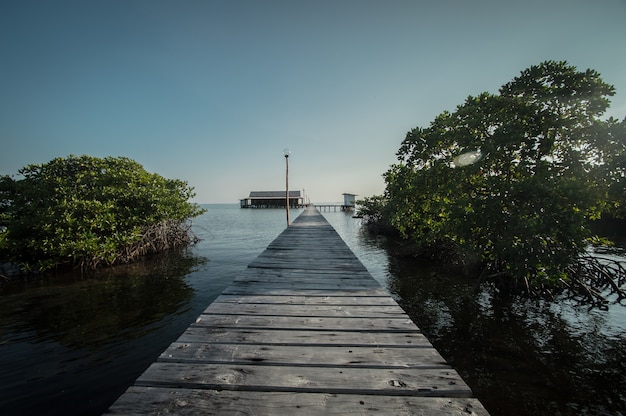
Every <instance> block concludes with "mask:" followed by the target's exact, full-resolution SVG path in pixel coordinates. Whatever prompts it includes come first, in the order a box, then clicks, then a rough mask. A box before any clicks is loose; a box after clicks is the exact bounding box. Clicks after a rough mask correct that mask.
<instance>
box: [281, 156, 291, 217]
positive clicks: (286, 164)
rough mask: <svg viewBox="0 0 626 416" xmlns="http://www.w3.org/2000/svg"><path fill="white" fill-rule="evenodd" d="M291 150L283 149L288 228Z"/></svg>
mask: <svg viewBox="0 0 626 416" xmlns="http://www.w3.org/2000/svg"><path fill="white" fill-rule="evenodd" d="M290 153H291V151H290V150H289V149H283V155H285V210H286V211H287V227H289V225H290V221H289V154H290Z"/></svg>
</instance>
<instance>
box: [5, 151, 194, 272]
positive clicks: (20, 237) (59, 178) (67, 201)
mask: <svg viewBox="0 0 626 416" xmlns="http://www.w3.org/2000/svg"><path fill="white" fill-rule="evenodd" d="M19 174H20V175H21V176H22V178H21V179H18V180H15V179H13V178H11V177H9V176H4V177H1V178H0V229H2V232H0V250H2V252H3V253H4V254H6V255H7V256H9V258H10V259H11V260H13V261H17V262H20V263H22V264H23V265H24V267H25V268H26V269H29V270H32V269H35V270H46V269H50V268H53V267H57V266H59V265H67V264H71V265H79V266H81V267H96V266H97V265H100V264H114V263H118V262H127V261H131V260H133V259H135V258H136V257H137V256H138V255H141V254H145V253H148V252H156V251H159V250H160V249H161V248H163V247H169V244H168V243H167V241H166V242H165V244H164V243H163V241H161V242H159V243H158V245H157V244H155V243H154V241H155V240H154V239H153V241H152V244H153V246H154V247H153V249H147V248H146V245H147V244H150V242H149V241H147V234H148V233H149V231H150V230H154V227H155V226H158V227H159V228H160V229H161V230H172V229H174V230H177V231H176V233H174V234H169V237H166V239H165V240H167V239H168V238H170V237H173V238H176V239H180V238H181V235H180V233H181V232H186V230H185V229H184V227H181V225H183V224H184V223H185V221H187V220H188V219H189V218H193V217H195V216H198V215H200V214H201V213H202V212H203V210H201V209H200V208H199V207H198V206H197V205H196V204H192V203H189V202H188V200H189V198H191V197H193V196H194V194H193V189H192V188H190V187H189V186H187V183H186V182H184V181H180V180H172V179H165V178H163V177H161V176H159V175H157V174H154V173H150V172H147V171H146V170H144V168H143V167H142V166H141V165H140V164H138V163H137V162H135V161H133V160H130V159H128V158H123V157H119V158H113V157H107V158H104V159H100V158H95V157H89V156H80V157H77V156H69V157H67V158H57V159H54V160H52V161H50V162H48V163H46V164H41V165H28V166H26V167H24V168H22V169H20V171H19ZM150 233H153V231H150ZM183 240H184V238H183ZM177 241H178V240H177Z"/></svg>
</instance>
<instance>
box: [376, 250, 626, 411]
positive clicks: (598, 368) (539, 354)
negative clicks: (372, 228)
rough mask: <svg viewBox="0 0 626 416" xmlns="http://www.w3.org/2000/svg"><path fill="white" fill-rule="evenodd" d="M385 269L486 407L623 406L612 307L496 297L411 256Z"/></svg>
mask: <svg viewBox="0 0 626 416" xmlns="http://www.w3.org/2000/svg"><path fill="white" fill-rule="evenodd" d="M389 267H390V275H391V278H390V279H389V282H388V288H389V290H390V291H391V292H392V293H394V294H395V295H397V298H398V300H399V303H400V305H401V306H402V307H403V308H404V309H405V310H406V311H407V313H408V314H409V315H410V316H411V318H412V319H413V320H414V321H415V322H416V323H417V324H418V326H419V327H420V328H421V329H422V330H423V331H424V333H425V334H426V335H427V337H428V338H429V340H430V341H431V342H432V343H433V344H434V345H435V347H436V348H437V349H438V350H439V351H440V352H441V353H442V355H443V356H444V358H446V359H447V360H448V361H449V362H450V363H451V364H452V365H453V366H454V367H455V368H456V369H457V371H458V372H459V373H460V374H461V375H462V376H463V377H464V378H465V379H466V381H467V382H468V384H469V385H470V386H471V387H472V389H473V390H474V393H475V394H476V395H477V396H478V397H479V398H480V399H481V401H482V402H483V404H484V405H485V406H486V407H487V409H488V410H489V411H490V412H492V414H494V415H500V414H501V415H509V414H515V415H538V414H551V415H553V414H563V415H568V414H581V413H582V414H594V415H595V414H616V413H618V412H623V411H626V396H624V393H623V392H626V364H625V363H626V361H625V358H626V347H625V344H624V341H626V336H625V334H624V333H623V332H622V331H619V330H618V331H616V330H615V325H618V327H621V325H622V324H623V321H622V323H619V324H618V323H617V322H613V321H611V316H612V315H611V314H610V313H608V312H606V311H592V312H589V311H588V310H587V309H586V308H581V307H577V306H575V305H572V304H568V303H567V302H562V303H559V304H548V303H545V302H543V301H532V300H525V299H518V298H509V299H503V298H498V297H493V296H492V294H491V292H490V291H489V290H487V288H486V287H481V288H476V287H475V284H474V281H473V280H472V279H471V278H466V277H463V276H462V275H461V274H458V273H454V272H449V271H446V270H444V269H442V268H441V267H439V266H438V265H436V264H428V263H425V262H423V261H416V260H414V259H406V258H404V259H398V258H395V259H394V258H392V259H391V261H390V264H389ZM610 310H614V311H617V312H615V313H617V314H618V315H619V314H620V312H622V313H623V310H624V308H623V307H622V306H619V305H615V306H614V307H612V308H610Z"/></svg>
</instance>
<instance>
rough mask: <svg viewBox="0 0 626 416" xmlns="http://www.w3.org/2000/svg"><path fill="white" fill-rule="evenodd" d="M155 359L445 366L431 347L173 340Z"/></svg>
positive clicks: (354, 365) (390, 366)
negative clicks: (260, 343) (188, 341)
mask: <svg viewBox="0 0 626 416" xmlns="http://www.w3.org/2000/svg"><path fill="white" fill-rule="evenodd" d="M159 361H161V362H190V363H204V364H210V363H231V364H240V365H245V364H264V365H302V366H308V365H315V366H318V367H329V366H332V367H346V366H349V367H370V368H422V367H439V368H449V367H448V365H447V364H446V362H445V360H444V359H443V358H442V357H441V355H440V354H439V353H438V352H437V350H435V349H434V348H433V347H432V346H421V347H415V346H413V347H396V348H379V347H375V346H367V347H358V346H357V347H354V346H353V347H320V346H313V347H311V346H306V345H299V346H284V345H265V346H259V345H247V344H210V343H181V342H175V343H173V344H171V345H170V346H169V347H168V348H167V350H165V351H164V352H163V353H162V354H161V356H160V357H159Z"/></svg>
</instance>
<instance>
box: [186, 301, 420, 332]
mask: <svg viewBox="0 0 626 416" xmlns="http://www.w3.org/2000/svg"><path fill="white" fill-rule="evenodd" d="M268 306H269V305H268ZM209 309H210V308H209ZM193 325H195V326H198V327H208V326H212V327H215V328H255V329H258V328H274V329H323V330H326V331H341V330H349V331H387V332H394V331H403V332H420V331H419V330H418V328H417V327H416V326H415V324H414V323H413V322H412V321H411V320H410V319H409V318H408V317H407V316H404V317H401V318H387V317H385V318H371V317H367V318H343V317H341V318H335V317H322V316H308V315H304V316H267V315H261V316H252V315H239V314H232V315H221V314H213V313H211V314H202V315H200V317H199V318H198V319H197V320H196V323H195V324H193Z"/></svg>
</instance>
